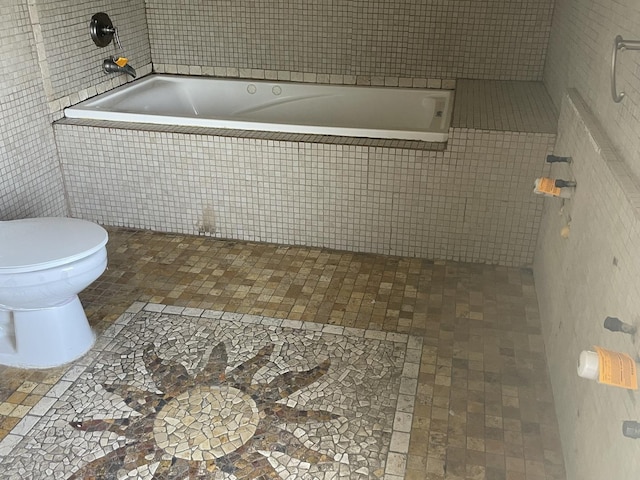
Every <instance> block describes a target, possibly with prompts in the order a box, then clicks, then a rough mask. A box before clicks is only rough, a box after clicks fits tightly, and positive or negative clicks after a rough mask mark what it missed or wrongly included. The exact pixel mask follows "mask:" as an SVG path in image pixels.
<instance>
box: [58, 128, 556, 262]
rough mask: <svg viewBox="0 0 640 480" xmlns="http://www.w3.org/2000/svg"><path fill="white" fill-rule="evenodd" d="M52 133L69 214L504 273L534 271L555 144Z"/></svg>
mask: <svg viewBox="0 0 640 480" xmlns="http://www.w3.org/2000/svg"><path fill="white" fill-rule="evenodd" d="M56 135H57V142H58V146H59V150H60V153H61V157H62V159H63V163H64V172H65V178H66V181H67V186H68V193H69V198H70V202H71V205H72V207H71V208H72V213H73V215H74V216H79V217H82V218H87V219H91V220H95V221H98V222H100V223H104V224H108V225H121V226H130V227H137V228H149V229H153V230H160V231H175V232H184V233H198V232H199V231H205V232H206V231H207V230H209V233H211V234H213V235H215V236H217V237H222V238H238V239H246V240H259V241H266V242H277V243H287V244H306V245H317V246H326V247H330V248H337V249H347V250H355V251H364V252H378V253H390V254H398V255H408V256H420V257H426V258H446V259H455V260H463V261H473V262H488V263H500V264H505V265H527V264H530V263H531V262H532V258H533V250H534V247H535V242H536V232H537V230H538V224H539V220H540V214H541V207H542V201H541V199H540V198H538V197H535V196H534V195H533V194H532V192H531V190H532V181H533V179H534V178H535V177H537V176H540V175H541V174H542V173H543V171H544V169H545V166H544V159H545V156H546V154H547V153H549V152H550V149H551V146H552V144H553V142H554V138H555V137H554V135H551V134H524V133H510V132H487V131H478V130H470V129H453V131H452V137H451V139H450V143H449V149H448V150H447V151H445V152H442V151H440V152H434V151H422V150H406V149H393V148H379V147H365V146H349V145H333V144H322V143H305V142H300V143H294V142H286V141H271V140H259V139H243V138H231V137H219V136H211V135H195V134H192V135H190V134H183V133H170V132H153V131H140V130H123V129H109V128H98V127H88V126H77V125H65V124H56ZM90 149H94V151H95V150H99V152H100V158H99V159H97V158H95V157H92V156H88V155H87V154H86V152H87V151H89V150H90ZM209 227H211V228H209Z"/></svg>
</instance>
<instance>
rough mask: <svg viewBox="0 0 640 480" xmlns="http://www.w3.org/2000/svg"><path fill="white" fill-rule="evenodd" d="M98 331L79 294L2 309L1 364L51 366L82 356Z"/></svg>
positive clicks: (0, 334)
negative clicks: (46, 304) (38, 305)
mask: <svg viewBox="0 0 640 480" xmlns="http://www.w3.org/2000/svg"><path fill="white" fill-rule="evenodd" d="M94 342H95V335H94V333H93V331H92V330H91V327H90V326H89V322H88V321H87V316H86V315H85V313H84V309H83V308H82V304H81V303H80V299H79V298H78V296H77V295H75V296H74V297H73V298H71V299H69V300H68V301H67V302H65V303H63V304H62V305H59V306H56V307H50V308H43V309H41V310H19V311H17V310H9V311H8V310H0V364H1V365H8V366H12V367H22V368H51V367H58V366H60V365H64V364H65V363H69V362H71V361H73V360H76V359H77V358H79V357H81V356H82V355H84V354H85V353H87V351H88V350H89V349H90V348H91V347H92V346H93V343H94Z"/></svg>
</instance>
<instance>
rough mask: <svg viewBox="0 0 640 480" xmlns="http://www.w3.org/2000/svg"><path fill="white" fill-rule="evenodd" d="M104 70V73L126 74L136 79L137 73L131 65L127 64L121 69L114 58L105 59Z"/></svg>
mask: <svg viewBox="0 0 640 480" xmlns="http://www.w3.org/2000/svg"><path fill="white" fill-rule="evenodd" d="M102 70H104V73H126V74H127V75H131V76H132V77H133V78H136V71H135V69H134V68H133V67H132V66H131V65H129V64H126V65H125V66H124V67H121V66H120V65H118V64H117V63H116V62H115V60H114V59H113V58H105V59H104V62H102Z"/></svg>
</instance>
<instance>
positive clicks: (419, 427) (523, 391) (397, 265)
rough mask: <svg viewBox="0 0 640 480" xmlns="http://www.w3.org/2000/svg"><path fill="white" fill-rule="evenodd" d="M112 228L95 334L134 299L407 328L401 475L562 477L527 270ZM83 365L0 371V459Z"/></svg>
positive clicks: (98, 287) (93, 296)
mask: <svg viewBox="0 0 640 480" xmlns="http://www.w3.org/2000/svg"><path fill="white" fill-rule="evenodd" d="M109 232H110V242H109V244H108V249H109V269H108V271H107V272H105V274H104V275H103V276H102V277H101V278H100V279H99V280H98V281H97V282H95V283H94V284H93V285H92V286H91V287H89V288H88V289H87V290H86V291H85V292H83V293H82V295H81V299H82V301H83V304H84V305H85V307H86V310H87V314H88V316H89V319H90V321H91V323H92V325H93V326H94V328H95V329H96V331H97V332H99V333H104V332H105V331H107V329H109V328H110V327H111V326H112V325H114V322H115V321H116V320H117V319H118V318H119V317H120V316H121V315H122V314H123V312H125V310H127V309H128V308H129V307H130V306H131V304H132V303H133V302H135V301H138V302H152V303H157V304H166V305H169V306H172V307H188V308H189V309H211V310H217V311H225V312H235V313H243V314H250V315H258V316H265V317H273V318H276V319H286V320H289V321H301V322H300V324H301V325H305V324H307V322H314V323H322V324H330V325H339V326H343V327H353V328H356V329H366V330H368V331H381V332H389V333H390V334H392V335H393V334H394V333H400V334H409V335H410V337H407V338H412V337H416V338H418V339H420V340H421V345H422V352H421V356H420V357H421V358H420V362H419V371H418V373H417V377H418V378H417V388H416V394H415V397H414V402H413V403H414V407H413V416H412V417H411V426H410V428H409V427H407V428H406V430H410V436H409V435H407V436H406V438H404V437H402V439H401V440H398V439H400V437H397V438H398V439H397V440H396V442H398V441H401V442H406V451H407V455H406V472H405V478H407V479H424V478H426V479H433V480H441V479H453V480H455V479H487V480H501V479H505V480H524V479H526V480H542V479H548V480H556V479H563V478H564V467H563V463H562V453H561V447H560V441H559V436H558V431H557V425H556V420H555V414H554V408H553V396H552V393H551V387H550V383H549V379H548V374H547V367H546V362H545V356H544V345H543V341H542V336H541V334H540V322H539V318H538V308H537V301H536V296H535V289H534V286H533V277H532V274H531V272H530V271H528V270H520V269H514V268H506V267H498V266H486V265H474V264H462V263H455V262H431V261H427V260H421V259H409V258H399V257H388V256H381V255H369V254H356V253H348V252H335V251H326V250H321V249H316V248H304V247H285V246H278V245H266V244H253V243H245V242H232V241H220V240H213V239H210V238H204V237H189V236H184V235H168V234H159V233H150V232H139V231H130V230H125V229H109ZM189 311H192V310H189ZM296 324H297V323H296ZM112 328H113V327H112ZM109 331H110V330H109ZM105 338H106V337H105ZM256 348H257V346H256ZM180 353H181V354H182V352H180ZM85 362H86V360H80V361H79V362H78V363H77V364H76V365H71V366H67V367H63V368H58V369H50V370H43V371H28V370H17V369H11V368H6V367H0V375H1V377H0V438H5V437H6V438H5V441H4V442H3V443H0V454H2V452H3V448H7V444H8V443H10V442H9V441H8V440H7V439H11V438H14V437H15V435H16V434H24V433H25V432H27V433H26V436H27V437H29V432H28V429H29V428H31V427H33V425H32V424H31V423H30V422H31V420H30V419H31V418H33V417H35V416H37V415H42V413H43V412H41V411H40V410H41V409H43V408H44V407H46V405H47V399H52V401H54V400H55V398H54V397H56V396H57V390H56V389H58V388H59V385H60V384H68V383H69V380H68V379H69V378H73V372H74V371H75V370H74V368H78V367H79V366H80V364H82V363H85ZM173 364H174V363H171V365H173ZM309 368H314V366H313V365H311V364H310V365H309ZM169 370H170V371H171V368H169ZM174 373H175V372H174ZM65 375H66V376H65ZM70 375H71V377H70ZM63 377H64V379H63V380H62V381H61V379H62V378H63ZM65 382H66V383H65ZM196 387H197V386H191V387H189V388H196ZM52 388H53V390H52ZM198 388H201V387H198ZM233 388H235V387H233ZM205 393H206V392H205ZM208 393H211V392H208ZM47 394H48V395H47ZM200 394H203V392H200ZM62 395H64V394H61V395H60V398H62ZM43 399H44V400H43ZM82 400H83V399H82V398H79V399H78V401H79V402H81V401H82ZM85 400H86V399H85ZM131 401H132V402H133V401H134V400H131ZM249 403H250V402H249ZM34 405H35V406H36V407H34ZM32 407H33V408H34V409H35V410H36V411H34V410H32ZM174 407H175V408H181V407H179V405H174ZM251 408H253V407H251ZM375 408H378V407H371V409H372V411H373V410H375ZM163 411H164V410H163ZM248 416H249V417H250V418H253V417H252V415H251V414H248ZM93 420H96V419H93V418H91V419H78V422H81V421H89V422H91V421H93ZM105 421H106V420H105ZM331 421H338V420H336V419H334V418H332V420H331ZM396 421H398V420H397V419H394V422H393V423H394V426H395V427H396V430H398V431H400V432H402V430H401V429H399V428H398V427H397V425H396ZM405 422H406V419H405ZM78 426H80V424H78ZM114 428H115V427H114ZM12 430H13V434H11V433H10V432H12ZM392 443H393V441H392ZM3 445H4V446H3ZM163 445H164V444H163ZM167 445H168V444H167ZM167 445H165V446H167ZM394 448H395V447H394ZM392 450H393V448H392ZM252 460H254V461H257V460H259V459H252ZM75 461H77V460H75ZM203 461H204V460H203ZM69 462H71V463H73V462H74V460H73V459H69ZM147 473H148V472H147ZM139 474H140V475H141V476H143V473H141V472H139ZM368 474H369V476H371V477H372V478H376V476H377V475H378V474H379V472H369V473H368ZM265 475H266V476H267V478H268V473H265ZM283 475H284V474H283ZM0 476H2V475H1V473H0ZM87 478H89V477H87ZM104 478H108V477H104ZM114 478H115V477H114ZM166 478H180V477H171V476H170V477H166ZM193 478H197V477H195V476H194V477H193ZM221 478H222V477H221ZM230 478H233V477H230ZM249 478H250V477H249Z"/></svg>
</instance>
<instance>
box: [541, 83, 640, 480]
mask: <svg viewBox="0 0 640 480" xmlns="http://www.w3.org/2000/svg"><path fill="white" fill-rule="evenodd" d="M595 115H596V114H593V113H592V112H591V111H590V110H589V109H588V107H587V106H586V105H585V104H584V103H583V100H582V99H581V97H580V96H579V94H578V93H577V91H576V90H571V91H570V97H565V98H564V100H563V103H562V111H561V115H560V119H559V130H558V142H557V145H556V147H555V153H556V154H558V155H565V156H571V157H573V159H574V161H573V163H572V164H571V166H570V168H567V167H566V166H559V165H556V166H554V167H553V176H558V177H563V178H575V179H576V180H577V183H578V187H577V190H576V193H575V195H574V197H573V198H571V199H570V200H568V201H566V202H565V204H564V207H563V208H562V202H561V201H559V200H557V199H549V200H547V201H546V202H545V213H544V217H543V222H542V227H541V231H540V239H539V243H538V248H537V250H536V254H535V266H534V273H535V281H536V290H537V292H538V300H539V305H540V315H541V319H542V324H543V330H544V337H545V346H546V352H547V356H548V363H549V370H550V374H551V380H552V384H553V391H554V397H555V405H556V411H557V416H558V422H559V426H560V433H561V437H562V443H563V450H564V455H565V463H566V469H567V478H570V479H581V480H596V479H602V478H611V479H631V478H637V477H638V472H639V471H640V470H639V463H638V443H637V440H631V439H628V438H625V437H623V436H622V422H623V421H624V420H634V421H638V420H639V419H640V403H639V402H638V400H639V398H640V397H639V395H640V394H639V393H638V392H629V391H625V390H623V389H618V388H615V387H609V386H604V385H599V384H597V383H596V382H594V381H589V380H584V379H581V378H579V377H578V376H577V374H576V363H577V359H578V356H579V353H580V351H582V350H587V349H590V347H591V346H592V345H599V346H602V347H605V348H610V349H612V350H617V351H621V352H626V353H628V354H630V355H631V356H632V357H634V358H636V357H637V355H638V353H639V352H640V348H639V347H638V343H637V341H635V342H634V339H633V338H631V337H630V336H628V335H625V334H621V333H613V332H609V331H607V330H605V329H604V328H603V321H604V319H605V317H607V316H614V317H618V318H620V319H621V320H623V321H625V322H627V323H632V324H635V325H638V321H639V319H640V316H639V313H640V264H639V263H638V258H640V208H639V207H640V202H639V200H640V189H638V187H637V186H636V184H635V181H634V179H633V175H632V174H631V172H630V170H629V169H628V168H627V167H626V166H625V164H624V162H623V160H622V158H621V157H619V156H618V154H617V153H616V151H615V149H614V148H613V146H612V144H611V142H610V140H609V139H608V138H607V136H606V134H605V133H604V127H602V126H601V125H600V124H599V122H598V121H597V119H596V116H595ZM569 221H570V235H569V238H567V239H564V238H562V237H561V236H560V231H561V229H562V228H563V227H564V226H565V225H566V224H567V223H568V222H569Z"/></svg>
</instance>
